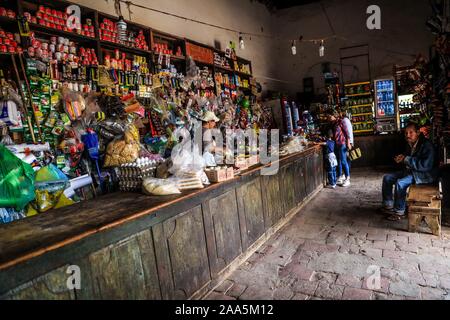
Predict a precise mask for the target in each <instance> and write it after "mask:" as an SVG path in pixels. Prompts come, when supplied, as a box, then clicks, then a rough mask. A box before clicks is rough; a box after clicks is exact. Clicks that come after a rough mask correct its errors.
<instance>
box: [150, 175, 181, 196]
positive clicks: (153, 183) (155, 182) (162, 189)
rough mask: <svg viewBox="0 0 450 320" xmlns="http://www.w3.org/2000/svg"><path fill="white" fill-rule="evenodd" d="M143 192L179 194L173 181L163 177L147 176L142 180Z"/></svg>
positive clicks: (164, 194) (161, 194)
mask: <svg viewBox="0 0 450 320" xmlns="http://www.w3.org/2000/svg"><path fill="white" fill-rule="evenodd" d="M142 186H143V189H144V193H146V194H149V195H155V196H167V195H171V194H180V193H181V192H180V190H179V189H178V187H177V186H176V184H175V183H173V182H171V181H169V180H165V179H155V178H147V179H144V182H143V185H142Z"/></svg>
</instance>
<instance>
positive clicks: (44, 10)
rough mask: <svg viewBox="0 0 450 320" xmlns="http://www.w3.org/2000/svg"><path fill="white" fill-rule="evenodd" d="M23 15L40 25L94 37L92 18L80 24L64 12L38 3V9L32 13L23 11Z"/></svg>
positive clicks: (29, 20)
mask: <svg viewBox="0 0 450 320" xmlns="http://www.w3.org/2000/svg"><path fill="white" fill-rule="evenodd" d="M24 17H25V18H26V20H27V21H28V22H30V23H33V24H39V25H40V26H44V27H47V28H51V29H56V30H61V31H66V32H76V33H78V34H81V35H83V36H86V37H90V38H95V29H94V24H93V22H92V19H85V22H84V23H83V24H81V23H80V22H78V21H76V20H73V19H72V17H71V16H69V15H68V14H67V13H66V12H62V11H59V10H56V9H52V8H49V7H46V6H43V5H40V6H39V8H38V10H37V11H36V12H34V13H30V12H25V13H24ZM71 22H73V23H71Z"/></svg>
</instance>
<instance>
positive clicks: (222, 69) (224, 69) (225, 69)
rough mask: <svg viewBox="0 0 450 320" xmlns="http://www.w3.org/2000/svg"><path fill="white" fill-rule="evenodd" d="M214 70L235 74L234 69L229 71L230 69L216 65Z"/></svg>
mask: <svg viewBox="0 0 450 320" xmlns="http://www.w3.org/2000/svg"><path fill="white" fill-rule="evenodd" d="M214 68H216V69H219V70H221V71H227V72H231V73H234V71H233V69H231V68H230V69H229V68H225V67H221V66H218V65H217V64H215V65H214Z"/></svg>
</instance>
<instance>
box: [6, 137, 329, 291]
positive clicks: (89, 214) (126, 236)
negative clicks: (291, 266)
mask: <svg viewBox="0 0 450 320" xmlns="http://www.w3.org/2000/svg"><path fill="white" fill-rule="evenodd" d="M279 164H280V169H279V171H278V173H277V174H275V175H273V176H262V175H261V174H260V170H261V168H262V167H256V168H253V169H251V170H249V171H247V172H245V173H244V174H242V175H241V176H239V177H236V178H235V179H233V180H230V181H227V182H225V183H220V184H214V185H211V186H209V187H207V188H205V189H202V190H196V191H192V192H188V193H183V194H182V195H181V196H179V195H178V196H165V197H153V196H144V195H141V194H132V193H115V194H110V195H106V196H103V197H100V198H97V199H95V200H92V201H85V202H81V203H79V204H76V205H73V206H70V207H67V208H62V209H58V210H54V211H51V212H49V213H46V214H41V215H38V216H35V217H31V218H27V219H24V220H21V221H17V222H14V223H11V224H7V225H4V226H0V298H1V299H187V298H193V297H194V298H195V297H197V296H200V295H201V292H206V291H207V290H208V288H211V287H213V286H214V285H215V284H216V283H217V282H218V281H220V277H221V276H222V274H223V272H224V270H225V269H227V268H228V267H229V266H230V265H231V264H232V263H233V262H234V261H236V259H238V258H239V257H242V256H243V255H245V253H246V252H247V251H248V250H249V248H251V246H252V245H253V244H255V242H257V241H258V239H260V238H261V237H263V236H264V235H266V234H267V233H268V232H270V231H271V230H272V229H273V228H274V226H275V225H276V224H277V223H279V222H280V221H281V220H282V219H283V218H285V217H286V215H287V214H289V213H292V211H293V210H295V209H296V208H297V207H298V205H300V204H301V203H303V202H304V201H306V200H307V199H308V198H309V197H310V196H311V195H312V194H313V193H314V192H315V191H317V190H318V189H320V188H322V187H323V181H324V173H323V156H322V149H321V147H320V146H314V147H311V148H308V149H306V150H305V151H304V152H301V153H297V154H293V155H290V156H288V157H285V158H283V159H280V160H279ZM70 265H76V266H79V267H80V270H81V290H69V289H67V285H66V282H67V279H68V277H69V276H70V275H69V274H67V273H66V271H67V267H68V266H70Z"/></svg>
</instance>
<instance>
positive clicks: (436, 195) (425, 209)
mask: <svg viewBox="0 0 450 320" xmlns="http://www.w3.org/2000/svg"><path fill="white" fill-rule="evenodd" d="M408 218H409V232H417V229H418V227H419V226H420V224H421V223H422V221H423V220H425V223H426V224H427V225H428V227H429V228H430V229H431V232H432V233H433V235H435V236H438V237H440V236H441V193H440V191H439V187H438V186H431V185H413V186H411V187H410V189H409V193H408Z"/></svg>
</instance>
